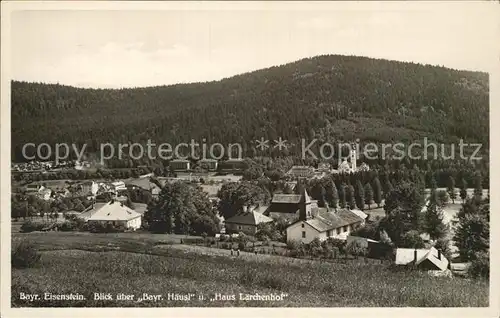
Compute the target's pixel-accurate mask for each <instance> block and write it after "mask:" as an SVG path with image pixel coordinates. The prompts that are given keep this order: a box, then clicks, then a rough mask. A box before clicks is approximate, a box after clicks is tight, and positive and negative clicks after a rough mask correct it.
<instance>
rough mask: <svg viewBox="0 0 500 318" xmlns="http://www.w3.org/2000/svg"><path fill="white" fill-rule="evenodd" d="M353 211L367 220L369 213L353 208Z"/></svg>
mask: <svg viewBox="0 0 500 318" xmlns="http://www.w3.org/2000/svg"><path fill="white" fill-rule="evenodd" d="M351 212H352V213H354V214H356V215H357V216H359V217H360V218H362V219H363V220H365V219H366V218H367V217H368V215H367V214H366V213H365V212H363V211H361V210H358V209H353V210H351Z"/></svg>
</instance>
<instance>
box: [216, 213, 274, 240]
mask: <svg viewBox="0 0 500 318" xmlns="http://www.w3.org/2000/svg"><path fill="white" fill-rule="evenodd" d="M266 208H267V207H263V208H249V209H244V210H243V211H242V212H240V213H238V214H236V215H235V216H233V217H231V218H229V219H227V220H226V221H225V222H224V223H225V229H226V233H228V234H230V233H239V232H243V233H245V234H249V235H254V234H255V233H256V232H257V225H259V224H261V223H269V222H272V221H273V219H271V218H270V217H267V216H265V215H264V214H262V210H265V209H266Z"/></svg>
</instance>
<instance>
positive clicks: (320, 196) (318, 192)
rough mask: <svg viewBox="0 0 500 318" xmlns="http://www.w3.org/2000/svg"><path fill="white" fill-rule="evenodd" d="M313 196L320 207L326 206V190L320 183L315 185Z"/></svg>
mask: <svg viewBox="0 0 500 318" xmlns="http://www.w3.org/2000/svg"><path fill="white" fill-rule="evenodd" d="M311 195H312V197H313V198H314V199H317V200H318V205H319V206H321V207H324V206H325V196H326V190H325V188H324V187H323V185H322V184H321V183H320V182H317V183H315V184H314V186H313V189H312V193H311Z"/></svg>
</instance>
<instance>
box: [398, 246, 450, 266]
mask: <svg viewBox="0 0 500 318" xmlns="http://www.w3.org/2000/svg"><path fill="white" fill-rule="evenodd" d="M415 251H416V252H417V259H416V265H417V266H418V265H421V264H423V263H424V262H426V261H428V262H430V263H432V264H434V266H435V267H437V268H439V269H440V270H445V269H446V268H447V267H448V260H447V259H446V257H444V255H443V254H442V253H441V259H439V258H438V255H439V252H438V250H437V249H435V248H434V247H431V248H430V249H413V248H398V249H396V265H407V264H410V263H412V262H413V261H415Z"/></svg>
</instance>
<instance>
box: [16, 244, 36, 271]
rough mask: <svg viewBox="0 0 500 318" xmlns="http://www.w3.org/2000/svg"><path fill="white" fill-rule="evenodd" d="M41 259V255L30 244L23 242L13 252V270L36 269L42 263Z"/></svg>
mask: <svg viewBox="0 0 500 318" xmlns="http://www.w3.org/2000/svg"><path fill="white" fill-rule="evenodd" d="M40 258H41V255H40V253H39V252H38V251H37V250H36V249H35V247H34V246H33V245H32V244H30V243H28V242H21V243H20V244H19V245H17V246H16V247H15V248H14V249H13V250H12V252H11V263H12V267H13V268H30V267H34V266H36V265H37V264H38V263H39V262H40Z"/></svg>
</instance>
